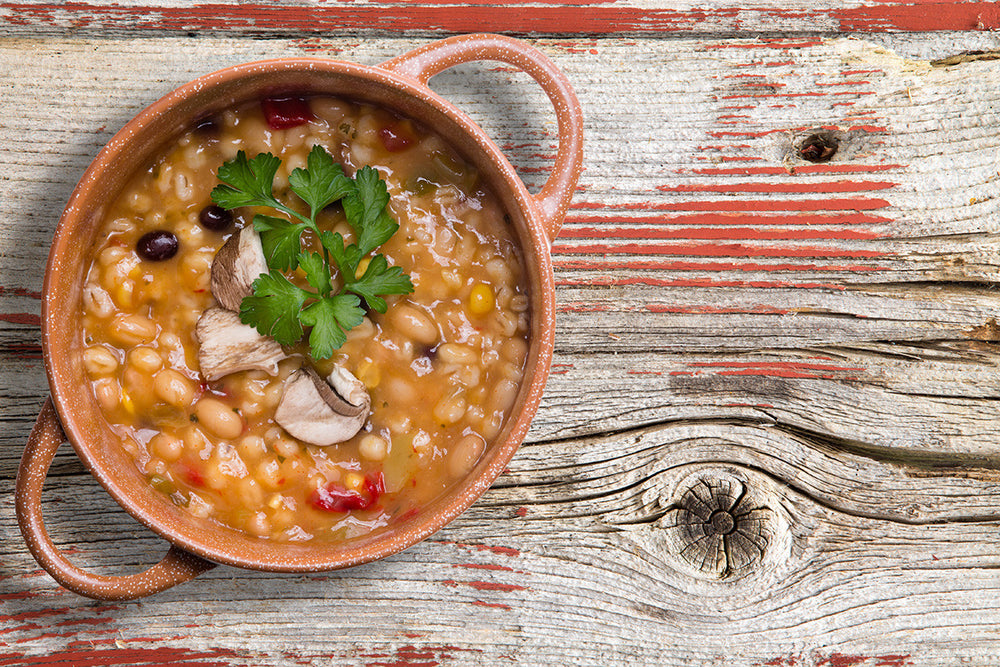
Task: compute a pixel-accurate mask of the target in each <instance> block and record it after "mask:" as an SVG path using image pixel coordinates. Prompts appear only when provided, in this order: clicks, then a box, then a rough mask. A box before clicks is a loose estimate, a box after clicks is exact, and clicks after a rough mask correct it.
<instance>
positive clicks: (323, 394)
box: [274, 366, 371, 447]
mask: <svg viewBox="0 0 1000 667" xmlns="http://www.w3.org/2000/svg"><path fill="white" fill-rule="evenodd" d="M370 411H371V398H370V397H369V396H368V392H367V391H366V390H365V386H364V384H362V382H361V381H360V380H358V379H357V378H356V377H354V376H353V375H352V374H351V373H350V371H348V370H347V369H346V368H343V367H340V366H337V367H335V368H334V370H333V372H332V373H331V374H330V377H329V379H323V378H322V377H320V375H319V374H318V373H317V372H316V371H314V370H313V369H312V368H300V369H299V370H297V371H295V372H294V373H292V375H291V376H290V377H289V378H288V380H287V381H286V382H285V392H284V394H282V396H281V401H280V402H279V403H278V409H277V410H276V411H275V413H274V420H275V421H276V422H278V424H280V425H281V427H282V428H284V429H285V431H287V432H288V434H289V435H291V436H293V437H295V438H298V439H299V440H301V441H302V442H308V443H310V444H313V445H319V446H321V447H325V446H327V445H335V444H337V443H340V442H345V441H347V440H350V439H351V438H353V437H354V436H355V435H356V434H357V433H358V431H360V430H361V427H362V426H364V424H365V420H367V419H368V413H369V412H370Z"/></svg>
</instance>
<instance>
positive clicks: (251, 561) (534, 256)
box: [41, 57, 555, 572]
mask: <svg viewBox="0 0 1000 667" xmlns="http://www.w3.org/2000/svg"><path fill="white" fill-rule="evenodd" d="M289 72H304V73H309V74H310V75H312V74H318V75H320V76H325V75H331V74H333V75H337V76H348V77H353V78H357V79H360V80H364V81H366V82H372V83H374V84H376V85H377V86H381V87H385V88H386V89H387V90H391V91H392V92H393V93H402V94H404V95H405V96H406V97H407V98H413V99H414V100H415V101H417V102H419V103H421V104H422V105H426V106H428V107H429V108H430V109H432V110H433V111H435V112H437V113H438V114H440V115H441V116H443V117H445V118H447V120H448V122H450V123H452V124H453V125H454V126H455V129H456V131H460V132H462V133H463V134H464V135H466V136H468V137H469V138H470V139H471V140H472V143H471V144H470V145H475V146H476V147H477V150H478V151H479V152H480V153H481V157H482V158H483V159H484V160H486V161H487V162H488V163H489V164H490V166H491V167H492V170H493V173H494V176H493V177H492V178H491V179H489V180H488V183H489V184H490V186H491V187H493V189H494V191H495V194H497V196H498V197H500V198H501V199H502V200H503V201H504V202H505V206H507V207H509V206H510V205H511V204H514V205H516V206H517V208H518V209H519V212H520V214H521V218H522V219H523V220H524V228H523V229H522V230H520V233H519V234H518V241H519V242H520V244H521V246H522V248H521V250H522V253H523V260H524V262H525V264H526V265H527V266H526V267H525V268H526V273H527V274H528V283H529V286H530V290H531V293H532V295H531V300H532V329H531V333H530V349H531V350H532V352H529V357H528V359H527V360H526V362H525V376H524V378H523V379H522V382H521V388H520V391H519V394H518V402H517V404H516V405H515V409H514V410H512V412H511V414H510V415H509V416H508V418H507V420H506V423H505V425H504V427H503V429H502V430H501V433H500V434H499V435H498V436H497V437H496V438H495V439H494V441H493V442H492V443H490V445H489V446H488V448H487V452H492V453H491V454H490V456H489V458H488V465H486V466H485V467H484V468H483V469H482V470H480V471H479V472H478V473H476V474H474V475H473V474H470V475H469V476H467V477H466V478H465V479H463V480H462V481H460V482H456V483H455V484H454V485H453V486H452V487H450V488H449V489H447V490H446V491H444V492H443V493H442V494H441V495H440V496H438V497H437V499H436V500H434V501H433V502H432V503H430V505H429V507H430V508H432V509H430V510H427V511H422V512H419V513H418V516H419V517H420V519H419V520H416V518H412V519H407V520H404V521H403V522H402V523H400V524H398V525H395V526H392V527H390V528H388V529H385V530H383V531H379V532H376V533H372V534H369V535H368V536H367V537H366V538H361V539H358V540H353V539H352V540H348V541H346V542H309V543H289V542H274V541H268V540H262V539H258V540H256V543H257V544H258V547H259V548H258V549H257V550H256V551H257V552H256V553H255V554H253V555H252V556H251V555H247V553H246V552H245V551H244V550H243V548H242V547H240V548H232V549H227V548H226V540H224V539H211V535H210V534H209V533H218V534H220V535H221V534H229V533H230V532H237V533H238V534H239V535H243V533H242V532H240V531H235V529H232V528H229V527H227V526H225V525H223V524H217V523H211V524H210V523H205V522H196V521H195V520H194V519H195V517H189V518H190V519H191V520H190V521H188V520H185V521H183V522H175V523H174V524H173V525H164V523H165V522H164V521H163V520H162V518H163V517H162V516H160V514H161V513H160V512H157V511H154V510H153V509H152V508H151V506H150V501H149V499H148V498H136V497H134V495H133V492H132V491H131V490H129V489H128V488H126V486H125V485H124V483H123V482H122V481H121V480H119V479H117V478H116V476H115V474H114V472H113V471H108V470H105V469H104V467H103V466H102V465H101V461H100V460H99V457H98V456H97V455H96V454H94V453H93V452H92V451H91V449H90V447H91V446H90V445H89V444H88V443H86V442H83V441H82V438H81V437H79V433H80V428H79V427H78V425H77V417H76V414H75V411H74V410H72V409H71V408H70V407H69V406H70V403H71V402H72V401H71V400H69V398H68V397H69V396H70V395H71V394H72V392H79V382H78V381H79V380H80V379H81V378H79V377H74V376H73V375H72V374H71V373H67V372H66V368H65V367H66V358H68V357H69V356H70V355H69V354H67V353H66V352H65V351H63V352H60V351H58V350H54V349H53V347H52V327H55V326H58V324H59V322H60V321H64V319H65V318H64V317H62V318H61V317H60V314H61V312H65V304H66V299H65V298H62V297H61V296H60V295H59V294H57V293H56V292H55V291H54V290H53V289H52V286H53V283H54V282H55V278H54V276H55V275H56V274H57V272H58V271H60V270H65V269H62V268H61V267H62V265H63V263H62V259H63V253H66V252H67V243H68V239H69V237H70V231H71V230H72V227H73V225H78V224H81V223H82V222H83V220H84V219H85V217H86V215H87V214H88V212H89V209H90V208H92V207H87V206H85V205H86V204H87V203H88V202H89V201H91V198H92V197H94V196H95V195H94V188H95V186H96V185H97V183H98V179H99V178H100V176H101V174H102V173H103V172H104V171H105V170H106V169H108V168H109V166H110V165H111V164H112V163H113V161H114V160H115V158H116V157H117V156H119V155H121V154H122V152H123V151H125V150H128V149H129V148H130V147H131V146H132V145H133V144H134V143H135V142H136V141H138V140H139V139H138V138H137V137H142V136H143V132H147V131H148V128H149V126H150V125H151V124H153V123H154V122H155V120H156V118H157V117H158V116H159V115H160V114H163V113H164V112H165V111H168V110H174V109H176V108H177V107H179V106H182V105H183V104H184V103H185V102H186V101H187V100H190V99H191V98H192V97H194V96H197V95H203V94H208V93H206V92H205V91H206V90H208V89H210V88H211V87H213V86H219V85H220V84H225V83H231V82H234V81H239V80H243V79H248V78H253V77H256V76H264V75H274V74H275V73H289ZM291 89H292V88H290V89H289V90H291ZM298 90H299V91H302V92H307V91H306V90H305V89H303V88H302V87H298ZM315 94H334V93H326V92H325V91H322V92H321V91H317V92H316V93H315ZM253 97H255V96H253V95H251V96H249V97H246V98H243V99H240V100H239V101H241V102H245V101H248V100H250V99H253ZM258 97H259V96H258ZM345 97H350V96H345ZM231 104H232V102H230V105H231ZM389 110H390V111H394V109H391V108H390V109H389ZM196 120H197V117H191V118H189V125H190V124H191V123H193V122H196ZM416 120H418V121H419V120H420V119H416ZM435 130H436V128H435ZM173 136H176V134H174V135H167V136H166V138H161V140H160V141H159V143H158V144H156V145H157V146H158V147H159V148H162V146H163V144H164V143H165V142H166V141H168V140H169V138H171V137H173ZM153 154H154V153H152V152H150V153H149V154H148V155H147V157H150V156H152V155H153ZM501 186H502V188H504V189H505V190H504V193H501V192H498V190H499V189H500V187H501ZM503 194H507V195H509V196H507V197H504V196H503ZM526 242H530V245H531V247H530V248H529V247H528V246H527V244H526ZM70 250H72V249H70ZM81 255H82V253H81ZM80 261H81V262H82V261H83V260H80ZM554 291H555V288H554V278H553V269H552V264H551V257H550V254H549V239H548V237H547V235H546V233H545V230H544V228H543V222H542V215H541V212H540V211H539V209H538V207H537V203H536V200H535V199H534V198H533V197H532V195H531V194H530V193H529V192H528V190H527V188H526V186H525V185H524V183H523V182H522V181H521V179H520V177H519V176H518V175H517V173H516V171H515V169H514V167H513V166H512V165H511V164H510V162H509V161H508V160H507V158H506V157H505V156H504V155H503V153H502V151H501V149H500V148H499V147H498V146H497V144H496V143H495V142H494V141H493V140H492V139H491V138H490V137H489V136H488V135H487V134H486V133H485V132H484V131H483V130H482V129H481V128H480V127H479V126H478V124H476V123H475V122H474V121H473V120H472V119H471V118H470V117H469V116H468V115H467V114H466V113H465V112H463V111H462V110H461V109H459V108H458V107H456V106H455V105H453V104H452V103H450V102H448V101H447V100H445V99H444V98H443V97H441V96H440V95H439V94H437V93H435V92H434V91H433V90H431V89H430V88H429V87H428V86H426V85H424V84H423V83H421V82H420V81H417V80H416V79H412V78H410V77H407V76H404V75H402V74H399V73H396V72H392V71H389V70H387V69H382V68H380V67H377V66H364V65H359V64H355V63H350V62H345V61H339V60H333V59H322V58H301V57H295V58H276V59H268V60H258V61H253V62H248V63H242V64H237V65H233V66H230V67H226V68H223V69H220V70H216V71H214V72H211V73H209V74H205V75H202V76H200V77H198V78H196V79H194V80H192V81H190V82H188V83H186V84H184V85H182V86H180V87H178V88H176V89H174V90H172V91H171V92H170V93H168V94H167V95H165V96H163V97H161V98H160V99H159V100H157V101H156V102H154V103H152V104H151V105H149V106H148V107H146V108H145V109H144V110H143V111H141V112H140V113H139V114H137V115H136V116H135V117H133V118H132V119H131V120H130V121H128V123H126V124H125V125H124V126H123V127H122V128H121V129H120V130H119V131H118V132H117V133H116V134H115V135H114V136H113V137H112V138H111V140H110V141H109V142H108V143H107V144H106V145H105V146H104V147H103V148H102V149H101V150H100V151H99V153H98V154H97V156H96V157H95V158H94V159H93V161H92V162H91V163H90V165H89V166H88V168H87V169H86V171H85V172H84V174H83V176H82V177H81V179H80V181H79V183H78V184H77V185H76V187H75V188H74V190H73V193H72V195H71V196H70V199H69V201H68V203H67V205H66V207H65V209H64V211H63V214H62V216H61V217H60V220H59V223H58V226H57V228H56V231H55V234H54V236H53V241H52V247H51V249H50V254H49V259H48V262H47V265H46V272H45V279H44V281H43V297H42V319H41V328H42V352H43V358H44V362H45V368H46V374H47V377H48V381H49V388H50V392H51V394H52V397H53V403H54V406H55V408H56V411H57V413H58V415H59V418H60V420H61V422H62V424H63V427H64V430H65V432H66V435H67V436H68V440H69V441H70V442H71V443H72V445H73V448H74V450H75V451H76V453H77V455H78V456H79V457H80V459H81V460H82V461H83V463H84V465H85V466H86V468H87V469H88V471H89V472H90V473H91V474H92V475H93V476H94V477H95V478H97V480H98V482H99V483H100V484H101V485H102V486H103V487H104V489H105V490H106V491H107V492H108V493H109V494H110V495H111V496H112V498H114V500H115V501H116V502H117V503H118V504H119V505H120V506H121V507H122V508H123V509H125V511H127V512H128V513H129V514H130V515H131V516H133V517H134V518H135V519H136V520H138V521H139V522H140V523H142V524H143V525H145V526H146V527H148V528H149V529H150V530H152V531H153V532H154V533H156V534H158V535H160V536H161V537H163V538H164V539H166V540H168V541H169V542H170V543H171V544H173V545H176V546H179V547H181V548H183V549H185V550H187V551H189V552H190V553H193V554H196V555H198V556H201V557H203V558H205V559H208V560H210V561H212V562H216V563H222V564H227V565H232V566H237V567H241V568H246V569H255V570H267V571H275V572H309V571H325V570H334V569H339V568H342V567H349V566H352V565H358V564H361V563H365V562H370V561H373V560H378V559H381V558H384V557H386V556H389V555H392V554H394V553H398V552H399V551H402V550H403V549H405V548H407V547H409V546H412V545H413V544H416V543H417V542H420V541H421V540H423V539H425V538H426V537H428V536H429V535H431V534H433V533H435V532H437V531H438V530H439V529H441V528H442V527H443V526H444V525H446V524H447V523H449V522H450V521H452V520H453V519H455V518H456V517H457V516H458V515H459V514H461V513H462V512H464V511H465V510H466V509H468V507H469V506H470V505H472V504H473V503H474V502H475V501H476V500H477V499H478V498H479V497H480V496H481V495H482V494H483V493H484V492H485V491H486V490H487V489H488V488H489V487H490V485H492V484H493V482H495V480H496V479H497V477H499V475H500V474H501V473H502V472H503V471H504V469H505V468H506V466H507V464H508V463H509V462H510V460H511V459H512V458H513V456H514V454H515V453H516V451H517V449H518V447H519V446H520V445H521V443H522V442H523V440H524V438H525V436H526V435H527V433H528V430H529V428H530V425H531V420H532V418H533V417H534V414H535V412H536V410H537V408H538V405H539V403H540V401H541V396H542V392H543V390H544V385H545V382H546V380H547V377H548V374H549V369H550V366H551V360H552V353H553V348H554V336H555V333H554V321H555V296H554ZM60 305H62V306H63V307H62V308H60ZM536 308H537V310H536ZM539 324H541V325H539ZM485 460H487V459H486V457H485V456H484V459H481V460H480V464H477V467H479V466H480V465H481V464H482V463H483V462H484V461H485ZM293 544H294V546H293ZM262 554H266V555H267V557H266V558H265V557H262V556H261V555H262Z"/></svg>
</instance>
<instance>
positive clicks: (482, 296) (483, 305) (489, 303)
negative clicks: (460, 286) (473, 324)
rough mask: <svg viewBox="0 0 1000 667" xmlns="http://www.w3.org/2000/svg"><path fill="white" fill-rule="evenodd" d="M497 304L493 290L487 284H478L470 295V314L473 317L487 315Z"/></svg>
mask: <svg viewBox="0 0 1000 667" xmlns="http://www.w3.org/2000/svg"><path fill="white" fill-rule="evenodd" d="M495 303H496V298H495V297H494V296H493V289H492V288H491V287H490V286H489V285H487V284H485V283H476V285H475V287H473V288H472V291H471V292H470V293H469V312H470V313H472V314H473V315H485V314H487V313H488V312H490V311H491V310H493V306H494V304H495Z"/></svg>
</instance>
